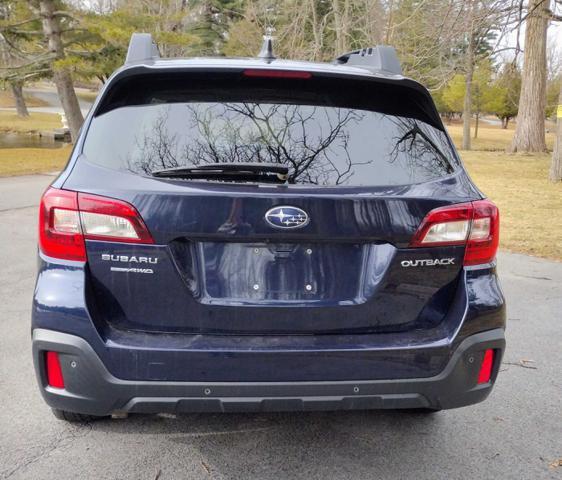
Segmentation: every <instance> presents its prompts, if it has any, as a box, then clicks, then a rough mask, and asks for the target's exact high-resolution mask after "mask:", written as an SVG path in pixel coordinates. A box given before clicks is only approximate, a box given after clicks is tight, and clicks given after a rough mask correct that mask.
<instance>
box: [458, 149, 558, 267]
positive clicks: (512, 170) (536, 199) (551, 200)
mask: <svg viewBox="0 0 562 480" xmlns="http://www.w3.org/2000/svg"><path fill="white" fill-rule="evenodd" d="M461 156H462V158H463V160H464V163H465V166H466V167H467V169H468V172H469V174H470V175H471V177H472V178H473V180H474V181H475V182H476V184H477V185H478V187H479V188H480V190H482V191H483V192H484V193H485V194H486V195H487V196H488V197H489V198H490V199H491V200H492V201H493V202H495V203H496V205H497V206H498V207H499V209H500V231H501V234H500V239H501V240H500V248H504V249H507V250H511V251H514V252H520V253H527V254H530V255H535V256H539V257H546V258H552V259H556V260H562V183H558V184H554V183H551V182H549V181H548V169H549V167H550V159H551V156H550V155H547V154H544V155H507V154H505V153H502V152H477V151H471V152H461Z"/></svg>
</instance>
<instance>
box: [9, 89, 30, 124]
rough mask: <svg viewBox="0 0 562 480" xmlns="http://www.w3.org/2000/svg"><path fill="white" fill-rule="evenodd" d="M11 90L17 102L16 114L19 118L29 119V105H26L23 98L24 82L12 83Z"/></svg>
mask: <svg viewBox="0 0 562 480" xmlns="http://www.w3.org/2000/svg"><path fill="white" fill-rule="evenodd" d="M10 89H11V90H12V95H13V96H14V100H15V101H16V112H17V114H18V117H29V112H28V111H27V105H26V104H25V98H23V82H22V81H18V80H16V81H13V82H10Z"/></svg>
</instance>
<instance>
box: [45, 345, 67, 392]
mask: <svg viewBox="0 0 562 480" xmlns="http://www.w3.org/2000/svg"><path fill="white" fill-rule="evenodd" d="M45 372H46V374H47V384H48V385H49V386H51V387H55V388H64V377H63V376H62V368H61V366H60V359H59V354H58V353H57V352H45Z"/></svg>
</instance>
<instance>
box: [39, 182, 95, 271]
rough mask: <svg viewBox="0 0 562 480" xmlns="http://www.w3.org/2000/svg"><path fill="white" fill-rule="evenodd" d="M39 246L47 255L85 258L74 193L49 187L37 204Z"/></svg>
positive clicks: (75, 194)
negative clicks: (39, 203)
mask: <svg viewBox="0 0 562 480" xmlns="http://www.w3.org/2000/svg"><path fill="white" fill-rule="evenodd" d="M39 248H40V249H41V251H42V252H43V253H44V254H45V255H48V256H49V257H55V258H64V259H66V260H79V261H82V262H85V261H86V246H85V244H84V237H83V235H82V229H81V226H80V216H79V215H78V194H77V193H76V192H70V191H68V190H58V189H56V188H49V189H48V190H47V191H46V192H45V193H44V194H43V198H42V199H41V205H40V207H39Z"/></svg>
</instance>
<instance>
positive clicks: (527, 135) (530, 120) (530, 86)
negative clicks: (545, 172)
mask: <svg viewBox="0 0 562 480" xmlns="http://www.w3.org/2000/svg"><path fill="white" fill-rule="evenodd" d="M551 15H552V13H551V11H550V0H530V1H529V6H528V12H527V16H526V29H525V56H524V60H523V72H522V74H521V96H520V97H519V113H518V115H517V125H516V127H515V134H514V136H513V141H512V143H511V148H510V151H511V152H513V153H515V152H544V151H546V139H545V131H544V117H545V107H546V75H547V62H546V31H547V29H548V24H549V21H550V18H551Z"/></svg>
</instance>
